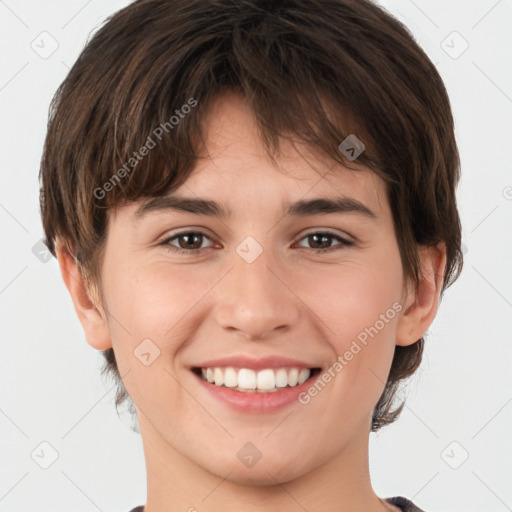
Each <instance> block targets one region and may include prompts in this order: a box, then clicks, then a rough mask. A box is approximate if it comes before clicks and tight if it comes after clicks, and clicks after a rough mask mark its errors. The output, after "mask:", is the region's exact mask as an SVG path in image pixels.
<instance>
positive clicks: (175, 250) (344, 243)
mask: <svg viewBox="0 0 512 512" xmlns="http://www.w3.org/2000/svg"><path fill="white" fill-rule="evenodd" d="M184 235H200V236H203V237H206V238H208V239H209V238H210V237H209V236H207V235H206V234H205V233H203V232H201V231H182V232H181V233H177V234H175V235H173V236H171V237H168V238H166V239H165V240H163V241H162V242H161V243H160V245H164V246H166V248H167V249H168V250H169V251H171V252H173V253H175V254H183V255H186V256H195V255H196V254H198V253H199V252H201V251H204V250H206V249H211V247H203V248H201V249H182V248H180V247H175V246H172V245H170V243H169V242H171V240H174V239H176V238H179V237H180V236H184ZM313 235H326V236H327V237H329V238H333V239H336V240H338V241H339V242H341V243H340V244H339V245H337V246H334V247H329V248H327V249H311V248H308V247H303V249H306V250H308V251H312V252H314V253H316V254H318V253H326V252H332V251H336V250H341V249H343V248H345V247H351V246H353V245H354V243H355V242H353V241H351V240H347V239H345V238H343V237H341V236H340V235H337V234H335V233H331V232H329V231H312V232H311V233H307V234H306V235H304V236H303V237H302V238H300V239H299V242H300V241H301V240H304V239H305V238H308V237H310V236H313Z"/></svg>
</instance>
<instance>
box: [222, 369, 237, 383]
mask: <svg viewBox="0 0 512 512" xmlns="http://www.w3.org/2000/svg"><path fill="white" fill-rule="evenodd" d="M224 386H226V387H227V388H236V387H237V386H238V375H237V374H236V371H235V370H234V369H233V368H226V370H225V371H224Z"/></svg>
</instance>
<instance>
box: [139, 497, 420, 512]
mask: <svg viewBox="0 0 512 512" xmlns="http://www.w3.org/2000/svg"><path fill="white" fill-rule="evenodd" d="M386 501H387V502H388V503H390V504H391V505H396V506H397V507H398V508H400V509H401V510H402V511H403V512H425V511H424V510H422V509H421V508H419V507H417V506H416V505H415V504H414V503H413V502H412V501H411V500H408V499H407V498H404V497H403V496H394V497H393V498H386ZM136 512H138V511H136Z"/></svg>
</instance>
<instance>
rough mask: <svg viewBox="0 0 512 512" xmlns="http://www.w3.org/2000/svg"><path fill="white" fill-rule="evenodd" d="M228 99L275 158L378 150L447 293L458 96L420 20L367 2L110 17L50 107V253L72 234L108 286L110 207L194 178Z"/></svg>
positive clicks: (456, 267) (400, 213)
mask: <svg viewBox="0 0 512 512" xmlns="http://www.w3.org/2000/svg"><path fill="white" fill-rule="evenodd" d="M223 92H234V93H238V94H242V95H243V96H244V97H245V98H246V100H247V101H248V103H249V105H250V107H251V108H252V110H253V112H254V114H255V116H256V120H257V123H258V126H259V128H260V132H261V137H262V141H263V142H264V144H265V147H266V148H267V151H268V153H269V155H270V156H271V158H272V159H273V155H275V153H276V151H279V141H280V139H281V138H290V140H291V139H292V138H295V139H296V140H300V141H303V142H305V143H307V144H310V145H312V147H314V148H316V149H317V150H319V151H321V152H323V153H325V154H327V155H328V156H330V157H331V158H333V159H334V160H336V161H338V162H339V163H341V164H343V165H345V166H346V167H349V168H351V161H349V159H348V158H346V156H345V155H344V154H343V153H342V152H341V151H340V149H338V146H339V144H340V143H341V142H342V141H343V140H344V139H345V138H346V137H347V136H348V135H349V134H351V133H353V134H356V136H357V137H358V138H359V139H360V140H361V141H363V143H364V144H365V146H366V149H365V151H364V152H363V153H362V154H361V155H360V156H359V157H358V159H357V162H358V163H359V164H361V165H366V166H368V167H370V168H371V169H372V170H373V171H374V172H376V173H377V174H378V175H379V176H380V177H381V178H383V179H384V181H385V182H386V186H387V191H388V198H389V201H390V205H391V209H392V212H393V218H394V223H395V232H396V236H397V241H398V245H399V248H400V255H401V259H402V264H403V268H404V275H405V276H406V277H408V278H410V279H411V282H413V283H416V282H417V280H418V276H419V274H418V272H419V270H418V269H419V258H418V245H419V244H424V245H434V244H436V243H438V242H441V241H442V242H445V244H446V248H447V266H446V271H445V275H444V283H443V292H444V290H445V288H446V287H447V286H449V285H450V284H451V283H452V282H453V281H454V280H455V279H456V278H457V277H458V275H459V274H460V271H461V268H462V253H461V248H460V244H461V227H460V220H459V216H458V212H457V207H456V197H455V188H456V185H457V182H458V180H459V173H460V170H459V167H460V163H459V154H458V149H457V146H456V141H455V136H454V125H453V118H452V113H451V108H450V102H449V98H448V95H447V92H446V89H445V87H444V85H443V82H442V80H441V77H440V76H439V73H438V72H437V70H436V68H435V66H434V65H433V64H432V62H431V61H430V60H429V58H428V57H427V55H426V54H425V53H424V51H423V50H422V49H421V48H420V47H419V46H418V44H417V43H416V42H415V41H414V39H413V37H412V35H411V34H410V33H409V31H408V30H407V29H406V27H404V25H402V24H401V23H400V22H399V21H397V20H396V19H395V18H394V17H392V16H391V15H390V14H389V13H387V12H386V11H385V10H384V9H382V8H380V7H378V6H376V5H375V4H373V3H372V2H370V1H369V0H287V1H282V2H274V1H264V0H139V1H136V2H134V3H133V4H131V5H129V6H128V7H126V8H124V9H122V10H121V11H119V12H117V13H115V14H114V15H113V16H111V17H110V18H109V19H108V20H107V22H106V23H105V24H104V25H103V26H102V27H101V28H100V29H99V30H98V31H97V32H96V33H95V34H94V36H93V37H92V38H91V40H90V41H89V42H88V43H87V45H86V46H85V48H84V50H83V51H82V53H81V55H80V56H79V58H78V60H77V62H76V63H75V64H74V66H73V68H72V69H71V71H70V72H69V74H68V76H67V77H66V79H65V80H64V82H63V83H62V84H61V86H60V87H59V89H58V91H57V93H56V94H55V97H54V99H53V101H52V104H51V107H50V116H49V123H48V133H47V138H46V142H45V147H44V154H43V158H42V164H41V171H40V180H41V181H42V185H41V195H40V203H41V212H42V220H43V227H44V231H45V235H46V244H47V246H48V248H49V250H50V251H51V253H52V254H53V255H54V256H55V255H56V250H55V249H56V242H57V240H63V241H65V242H66V244H67V245H68V247H70V248H71V250H72V253H73V254H74V256H75V257H76V259H77V261H78V262H79V264H80V265H81V268H82V271H83V274H84V277H85V278H86V282H87V283H90V284H91V286H92V285H96V286H98V288H99V290H100V294H101V287H100V286H99V283H100V275H99V269H100V263H101V261H102V255H103V252H102V251H103V250H104V247H105V240H106V236H107V226H108V212H109V211H110V209H115V208H117V207H119V206H121V205H123V204H126V203H128V202H131V201H136V200H141V199H145V198H151V197H156V196H160V195H163V194H165V193H167V192H170V191H172V190H174V189H175V188H177V187H179V186H180V185H182V184H183V183H184V182H185V180H186V179H187V177H188V176H189V175H190V173H191V171H192V170H193V168H194V165H195V163H196V162H197V159H198V155H199V153H200V151H201V147H202V146H201V145H203V147H204V140H205V139H204V134H203V131H202V126H203V123H204V119H205V117H206V116H207V114H208V111H209V109H210V108H211V106H212V103H213V101H214V100H215V98H216V97H217V96H218V95H219V94H221V93H223ZM186 105H188V106H189V108H188V109H186V108H185V106H186ZM182 114H183V115H182ZM157 134H159V135H160V137H158V136H157ZM149 139H151V141H152V142H153V143H154V147H153V146H151V143H150V141H149ZM144 146H145V147H146V148H148V147H151V150H150V151H147V152H144V156H143V157H142V156H141V155H142V153H143V150H142V148H143V147H144ZM139 148H140V151H139ZM134 152H136V153H135V154H134ZM135 155H138V156H137V157H136V156H135ZM139 157H140V158H139ZM273 161H274V160H273ZM123 169H124V171H123ZM354 170H356V169H354ZM423 347H424V339H423V338H421V339H419V340H418V341H417V342H416V343H414V344H413V345H410V346H404V347H402V346H396V347H395V354H394V359H393V363H392V367H391V371H390V375H389V378H388V381H387V384H386V387H385V389H384V391H383V393H382V396H381V397H380V399H379V401H378V403H377V405H376V407H375V410H374V413H373V421H372V430H373V431H376V430H378V429H379V428H380V427H382V426H383V425H386V424H388V423H391V422H393V421H394V420H395V419H396V418H397V417H398V415H399V414H400V412H401V410H402V408H403V406H404V403H403V402H402V403H401V404H400V405H399V407H397V408H395V409H393V405H394V398H395V395H396V392H397V389H398V385H399V384H400V382H401V381H402V379H404V378H406V377H408V376H410V375H412V374H413V373H414V371H415V370H416V368H417V367H418V366H419V364H420V362H421V358H422V353H423ZM103 354H104V356H105V359H106V363H105V366H104V369H103V373H104V374H105V373H106V374H112V375H113V376H114V377H115V379H116V382H117V385H118V387H117V394H116V406H118V405H119V404H121V403H123V402H124V401H125V400H126V399H128V401H130V400H129V397H128V395H127V393H126V390H125V388H124V386H123V383H122V380H121V378H120V375H119V371H118V368H117V365H116V359H115V355H114V352H113V350H112V349H109V350H106V351H104V352H103ZM132 405H133V404H132ZM131 410H132V411H133V408H132V409H131Z"/></svg>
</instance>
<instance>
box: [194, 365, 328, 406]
mask: <svg viewBox="0 0 512 512" xmlns="http://www.w3.org/2000/svg"><path fill="white" fill-rule="evenodd" d="M318 375H320V373H319V374H318ZM318 375H316V376H314V377H313V378H310V379H308V380H307V381H306V382H303V383H302V384H299V385H298V386H294V387H293V388H291V387H286V388H282V390H281V391H275V392H273V393H258V392H254V393H251V392H248V393H244V392H243V391H236V390H235V389H231V388H227V387H225V386H216V385H215V384H211V383H210V382H208V381H206V380H203V379H202V378H201V377H199V376H198V375H195V374H194V376H195V377H196V378H197V379H198V380H199V383H200V384H201V385H202V386H203V388H204V389H205V390H206V392H207V393H209V394H210V395H211V396H213V397H214V398H215V399H216V400H219V401H221V402H223V403H225V404H227V405H229V406H230V407H232V408H234V409H236V410H238V411H242V412H245V413H252V414H262V413H273V412H276V411H278V410H280V409H284V408H285V407H287V406H289V405H291V404H293V403H296V402H298V396H299V395H300V394H301V393H302V392H304V391H306V390H307V389H308V388H309V387H310V386H312V385H313V383H314V382H315V380H316V379H317V377H318Z"/></svg>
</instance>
